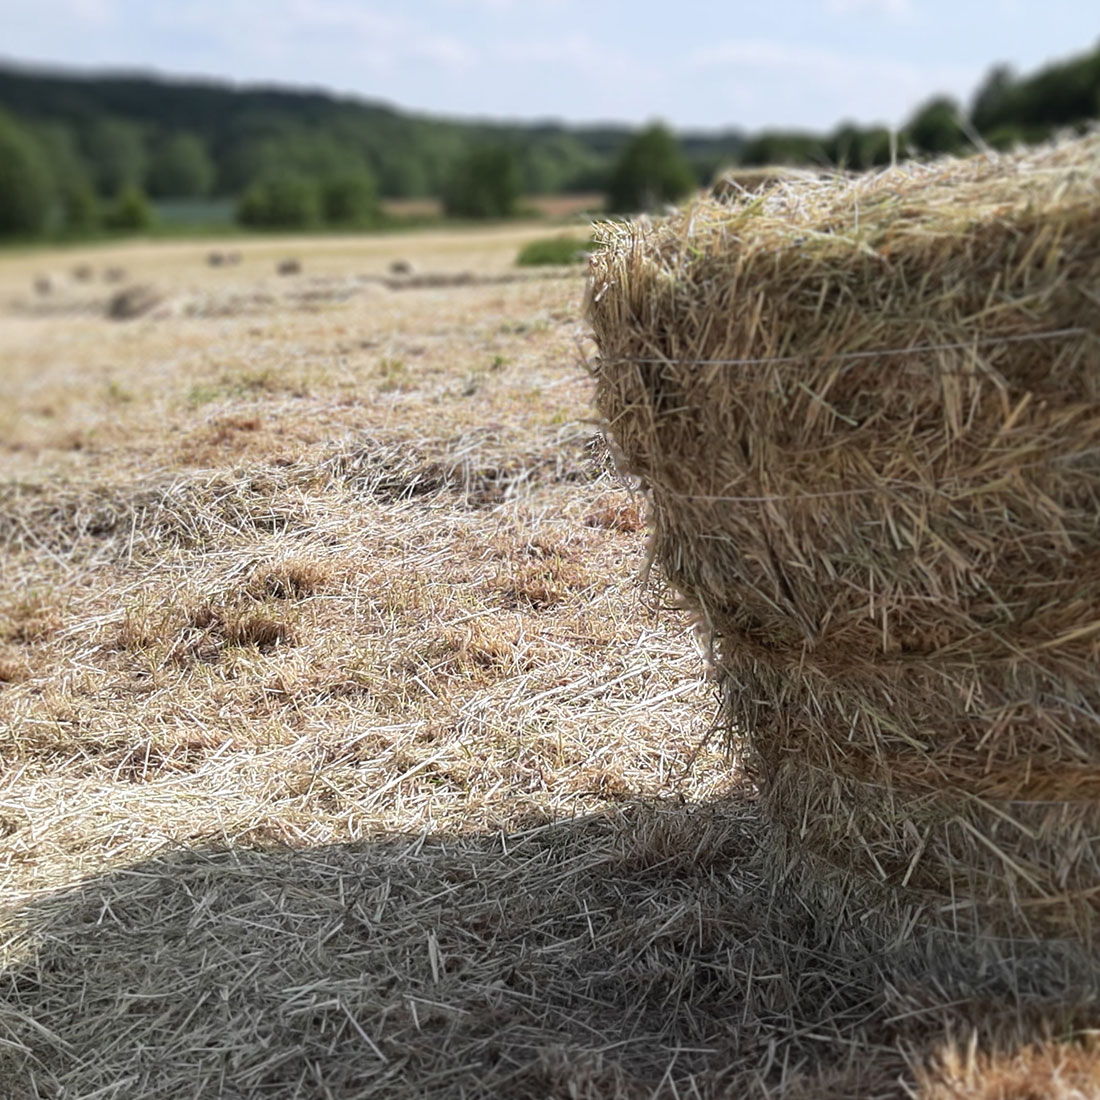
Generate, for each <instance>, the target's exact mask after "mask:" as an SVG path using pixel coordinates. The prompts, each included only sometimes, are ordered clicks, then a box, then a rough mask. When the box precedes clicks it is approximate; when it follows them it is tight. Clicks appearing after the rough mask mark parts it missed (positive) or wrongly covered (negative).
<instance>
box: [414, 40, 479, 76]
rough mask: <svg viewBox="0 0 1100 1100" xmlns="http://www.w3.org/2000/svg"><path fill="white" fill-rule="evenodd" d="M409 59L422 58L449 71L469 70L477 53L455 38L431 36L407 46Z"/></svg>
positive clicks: (475, 59) (475, 61) (475, 62)
mask: <svg viewBox="0 0 1100 1100" xmlns="http://www.w3.org/2000/svg"><path fill="white" fill-rule="evenodd" d="M408 53H409V56H410V57H419V58H423V59H424V60H426V61H431V62H433V63H435V64H436V65H443V66H445V67H447V68H450V69H469V68H472V67H473V66H474V65H476V64H477V60H478V55H477V51H476V50H474V49H472V48H471V47H469V46H467V45H466V44H465V43H464V42H460V41H459V40H458V39H457V38H450V37H447V36H444V35H433V36H431V37H428V38H424V39H417V40H415V41H413V42H412V43H410V44H409V46H408Z"/></svg>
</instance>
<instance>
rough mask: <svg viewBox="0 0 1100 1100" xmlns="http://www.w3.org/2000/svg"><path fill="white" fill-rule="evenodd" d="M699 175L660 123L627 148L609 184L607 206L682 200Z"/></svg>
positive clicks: (617, 209)
mask: <svg viewBox="0 0 1100 1100" xmlns="http://www.w3.org/2000/svg"><path fill="white" fill-rule="evenodd" d="M695 182H696V181H695V177H694V175H693V174H692V171H691V168H690V167H689V165H688V163H687V161H686V160H685V159H684V155H683V153H682V152H681V151H680V146H679V145H678V144H677V143H676V139H675V138H674V137H673V136H672V134H671V133H670V132H669V131H668V130H667V129H666V128H665V127H664V126H661V125H660V124H659V123H658V124H654V125H652V126H649V127H647V128H646V129H644V130H643V131H642V132H641V133H639V134H637V135H635V136H634V137H633V138H632V139H631V140H630V141H628V142H627V144H626V145H625V146H624V147H623V150H622V152H621V153H620V154H619V157H618V160H616V162H615V165H614V167H613V168H612V169H611V175H610V178H609V179H608V183H607V208H608V210H610V211H611V212H612V213H633V212H636V211H639V210H653V209H655V208H656V207H657V206H659V205H660V204H662V203H667V202H678V201H679V200H680V199H682V198H683V197H684V196H685V195H686V194H687V193H688V192H689V191H690V190H691V189H692V188H693V187H694V186H695Z"/></svg>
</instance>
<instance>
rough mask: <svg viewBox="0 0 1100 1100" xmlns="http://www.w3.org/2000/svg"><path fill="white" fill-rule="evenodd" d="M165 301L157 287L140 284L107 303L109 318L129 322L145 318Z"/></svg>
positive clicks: (124, 290) (115, 295) (120, 293)
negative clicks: (137, 318)
mask: <svg viewBox="0 0 1100 1100" xmlns="http://www.w3.org/2000/svg"><path fill="white" fill-rule="evenodd" d="M163 301H164V295H163V294H161V293H160V291H159V290H157V289H156V287H152V286H148V285H147V284H143V283H139V284H136V285H134V286H128V287H125V288H123V289H122V290H120V291H118V293H117V294H113V295H112V296H111V300H110V301H109V302H108V303H107V316H108V317H110V318H111V320H113V321H129V320H132V319H133V318H135V317H142V316H144V315H145V314H146V313H149V312H150V311H151V310H153V309H155V308H156V307H157V306H159V305H160V304H161V302H163Z"/></svg>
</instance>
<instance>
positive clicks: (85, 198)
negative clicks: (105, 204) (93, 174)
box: [60, 177, 103, 234]
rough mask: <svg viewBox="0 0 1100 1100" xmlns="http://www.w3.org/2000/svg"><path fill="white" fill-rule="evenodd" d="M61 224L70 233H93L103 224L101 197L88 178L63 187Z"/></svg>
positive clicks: (72, 180)
mask: <svg viewBox="0 0 1100 1100" xmlns="http://www.w3.org/2000/svg"><path fill="white" fill-rule="evenodd" d="M60 190H61V224H62V226H63V227H64V229H65V230H66V231H68V232H70V233H76V234H82V233H93V232H94V231H95V230H96V229H98V228H99V227H100V225H101V224H102V222H103V211H102V210H101V208H100V203H99V196H98V195H96V193H95V188H94V187H93V186H92V184H91V181H90V180H89V179H87V178H86V177H77V178H76V179H70V180H66V181H65V182H64V183H62V185H61V189H60Z"/></svg>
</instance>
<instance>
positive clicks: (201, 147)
mask: <svg viewBox="0 0 1100 1100" xmlns="http://www.w3.org/2000/svg"><path fill="white" fill-rule="evenodd" d="M214 174H215V172H214V163H213V161H211V159H210V154H209V153H208V152H207V151H206V146H205V144H204V143H203V141H202V139H201V138H199V137H197V136H196V135H195V134H189V133H177V134H173V135H172V137H170V138H169V139H168V140H167V141H166V142H165V143H164V144H163V145H162V146H161V147H160V148H159V149H158V150H157V151H156V153H155V154H154V156H153V160H152V163H151V164H150V166H149V191H150V193H151V194H153V195H154V196H156V197H158V198H172V199H201V198H204V197H205V196H207V195H209V194H210V191H211V189H212V188H213V186H214Z"/></svg>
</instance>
